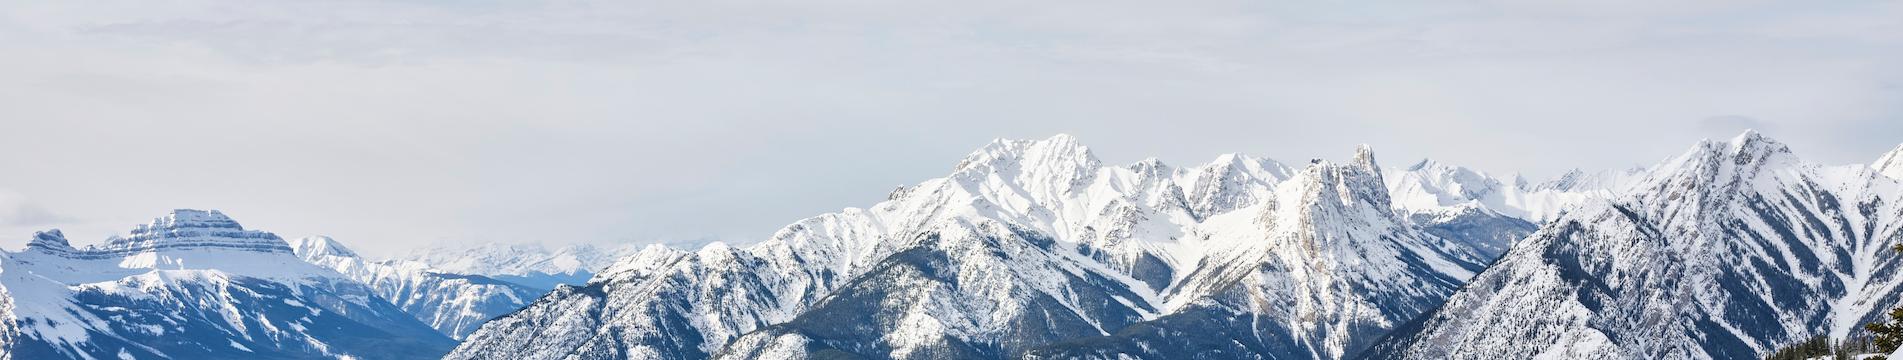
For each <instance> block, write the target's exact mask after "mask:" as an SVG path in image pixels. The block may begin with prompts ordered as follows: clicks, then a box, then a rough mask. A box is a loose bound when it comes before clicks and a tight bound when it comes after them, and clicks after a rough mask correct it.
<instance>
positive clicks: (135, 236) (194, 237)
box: [97, 209, 291, 253]
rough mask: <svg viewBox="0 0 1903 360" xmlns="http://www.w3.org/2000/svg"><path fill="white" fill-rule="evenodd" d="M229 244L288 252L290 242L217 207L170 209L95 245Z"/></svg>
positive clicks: (133, 248)
mask: <svg viewBox="0 0 1903 360" xmlns="http://www.w3.org/2000/svg"><path fill="white" fill-rule="evenodd" d="M197 247H211V248H228V249H244V250H256V251H267V252H283V253H290V252H291V248H290V245H289V244H287V243H285V242H284V239H283V238H279V237H278V236H277V234H272V233H269V232H264V231H257V230H245V228H244V226H241V225H238V222H237V221H236V220H232V219H231V217H228V216H225V214H224V213H221V212H218V211H217V210H193V209H178V210H172V212H171V213H170V214H166V215H165V216H163V217H159V218H157V219H153V220H152V222H151V223H148V224H141V225H138V226H135V227H133V228H132V232H131V233H130V234H128V235H126V236H114V237H112V238H111V239H107V240H106V245H105V246H103V247H101V248H99V249H97V250H99V251H106V252H137V251H147V250H155V249H164V248H197Z"/></svg>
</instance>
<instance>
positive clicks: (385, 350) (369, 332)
mask: <svg viewBox="0 0 1903 360" xmlns="http://www.w3.org/2000/svg"><path fill="white" fill-rule="evenodd" d="M0 287H3V289H0V293H4V295H5V296H3V297H0V313H4V314H0V334H5V335H0V354H4V355H6V356H11V357H13V358H19V359H55V358H94V359H103V358H139V359H157V358H178V359H189V358H317V357H342V356H350V357H356V358H423V357H430V356H433V355H435V354H441V353H443V352H445V351H447V350H448V349H449V348H450V347H451V346H453V344H454V343H453V341H452V340H450V339H449V338H447V337H444V336H442V335H441V334H438V333H436V332H435V331H434V330H431V329H430V328H429V327H428V326H425V325H423V324H422V323H419V322H417V321H416V320H415V319H412V318H410V317H409V316H408V315H406V314H404V313H403V312H402V311H401V310H399V309H397V308H396V307H394V306H392V305H390V304H389V303H387V302H385V301H383V299H381V298H379V297H377V296H376V295H375V294H374V293H373V292H372V291H371V290H370V289H369V288H367V287H364V286H363V285H360V284H358V283H356V282H354V281H351V280H349V279H346V278H343V277H342V276H339V275H338V274H337V273H335V272H332V271H330V270H327V269H323V268H318V267H316V266H313V265H311V264H308V263H305V262H304V261H302V260H300V259H298V258H297V257H296V256H294V255H292V253H291V248H290V247H289V246H288V245H287V244H286V243H285V241H284V240H282V239H280V238H278V237H277V235H273V234H271V233H268V232H262V231H256V230H247V229H245V228H243V227H242V226H240V225H239V224H238V223H237V222H236V221H232V220H231V219H230V218H229V217H226V216H225V215H224V214H221V213H218V212H217V211H198V210H176V211H173V212H172V213H171V214H169V215H167V216H165V217H161V218H158V219H156V220H154V221H153V222H152V223H150V224H145V225H140V226H138V227H136V228H134V229H133V230H132V232H131V234H129V235H127V236H122V237H113V238H111V239H109V240H108V241H107V243H106V244H105V245H104V246H89V247H87V248H84V249H76V248H74V247H72V246H71V245H70V243H69V242H67V241H66V238H65V237H64V235H63V234H61V233H60V232H59V231H58V230H52V231H46V232H41V233H38V234H35V235H34V238H33V240H32V241H31V242H30V243H29V244H28V245H27V248H26V249H25V250H23V251H19V252H0Z"/></svg>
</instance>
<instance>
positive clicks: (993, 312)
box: [448, 135, 1507, 360]
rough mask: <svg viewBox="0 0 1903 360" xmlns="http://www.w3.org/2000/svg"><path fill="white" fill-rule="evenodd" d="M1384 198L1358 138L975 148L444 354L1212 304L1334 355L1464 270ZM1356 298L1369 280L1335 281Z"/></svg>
mask: <svg viewBox="0 0 1903 360" xmlns="http://www.w3.org/2000/svg"><path fill="white" fill-rule="evenodd" d="M1392 202H1393V201H1392V199H1391V198H1390V196H1389V193H1388V191H1387V189H1386V185H1385V184H1384V181H1383V175H1382V171H1381V169H1379V168H1378V166H1377V165H1376V164H1375V162H1374V160H1373V154H1372V152H1371V151H1369V150H1368V149H1367V148H1366V147H1362V148H1358V149H1357V151H1356V154H1355V156H1354V159H1353V160H1351V161H1348V162H1342V163H1325V162H1324V163H1317V164H1308V165H1306V166H1304V167H1303V168H1300V169H1291V168H1290V167H1287V166H1284V165H1281V164H1280V163H1278V162H1275V161H1273V160H1268V159H1262V158H1254V157H1249V156H1245V155H1238V154H1229V155H1224V156H1219V157H1218V158H1217V159H1216V160H1214V161H1211V162H1209V163H1207V164H1203V165H1199V166H1190V167H1172V166H1168V165H1165V164H1162V163H1161V162H1159V161H1155V160H1154V159H1148V160H1145V161H1140V162H1137V163H1135V164H1130V165H1121V166H1106V165H1104V164H1103V163H1102V162H1101V161H1099V160H1097V159H1096V158H1095V156H1094V155H1093V154H1092V153H1091V151H1090V150H1089V149H1088V148H1086V147H1083V146H1082V145H1080V144H1078V143H1077V142H1076V141H1075V139H1073V138H1071V137H1069V136H1067V135H1059V136H1054V137H1051V138H1049V139H1044V140H996V141H992V142H991V143H989V144H986V145H985V146H983V147H982V148H980V149H978V150H976V151H973V152H972V153H971V154H970V155H968V156H967V157H966V158H965V159H963V160H962V161H960V162H959V163H958V165H957V166H954V167H953V171H952V173H951V174H949V175H947V176H946V177H943V178H937V179H930V180H925V181H923V182H920V183H918V184H916V185H912V186H902V187H899V188H898V189H896V190H894V191H892V193H891V194H889V196H888V198H887V199H886V200H885V201H882V202H879V203H877V204H874V205H872V206H870V207H867V208H863V209H860V208H848V209H846V210H843V211H840V212H835V213H829V214H823V215H819V216H815V217H811V218H807V219H803V220H800V221H798V222H795V223H793V224H791V225H788V226H786V227H784V228H782V229H781V230H780V231H777V232H775V233H774V234H773V236H771V237H770V238H769V239H767V240H765V241H762V242H760V243H756V244H752V245H748V246H744V247H732V246H726V245H711V246H706V247H702V248H700V249H698V250H693V251H683V250H674V249H669V248H665V247H649V248H647V249H644V250H642V251H641V252H640V253H638V254H636V255H632V256H627V257H623V258H621V260H619V261H618V262H617V263H616V264H615V265H613V266H610V267H608V268H607V270H604V271H603V272H602V273H601V274H598V275H597V276H596V277H595V278H594V279H592V280H590V281H589V283H588V285H585V286H583V287H581V288H565V289H587V290H586V291H562V290H557V291H555V292H554V293H552V294H550V295H549V296H545V297H543V298H542V299H539V300H537V301H536V302H534V303H533V304H531V305H529V306H528V307H527V308H524V309H523V310H521V311H517V312H514V313H511V314H509V315H506V316H503V317H500V318H497V319H496V320H493V321H490V322H489V323H485V324H484V325H483V326H482V327H481V328H480V329H478V330H477V331H476V332H474V333H472V334H471V335H470V336H469V337H468V340H467V341H465V342H464V343H463V345H462V346H459V347H458V349H457V350H456V351H454V352H452V353H451V354H450V355H449V356H448V358H451V359H480V358H492V357H499V356H518V355H515V354H523V353H525V352H526V356H527V357H528V358H530V359H556V358H561V357H563V356H569V355H574V356H582V357H587V356H606V357H626V358H642V359H684V360H687V359H706V358H711V357H724V358H749V357H762V356H765V357H774V358H779V357H798V356H811V355H812V354H814V353H813V352H815V351H820V352H830V351H842V352H845V353H848V354H859V355H860V356H866V357H873V358H880V357H894V358H934V357H936V358H947V357H950V358H1007V357H1013V356H1016V355H1017V354H1022V353H1024V352H1026V351H1034V350H1035V349H1037V348H1039V347H1043V346H1046V345H1050V344H1055V343H1059V342H1062V341H1065V340H1069V339H1076V338H1079V337H1086V336H1112V335H1116V334H1115V333H1116V332H1117V331H1119V330H1122V329H1127V328H1129V327H1130V326H1132V325H1134V324H1138V323H1143V322H1148V321H1162V320H1166V319H1173V318H1184V317H1192V318H1193V317H1199V316H1228V315H1230V314H1229V313H1226V312H1225V311H1229V310H1232V309H1239V310H1235V311H1240V312H1242V315H1246V316H1242V317H1241V318H1246V319H1250V320H1249V323H1252V324H1261V325H1262V327H1261V328H1262V329H1273V330H1265V331H1275V333H1273V334H1256V333H1254V332H1250V331H1246V330H1241V329H1245V328H1249V327H1251V326H1250V325H1249V324H1225V325H1223V328H1224V330H1222V331H1225V332H1230V331H1235V332H1234V334H1235V335H1236V336H1238V338H1246V339H1249V340H1247V341H1248V342H1250V343H1251V344H1253V345H1250V346H1268V347H1273V348H1275V349H1278V350H1275V352H1274V353H1275V354H1308V355H1314V354H1322V355H1324V356H1328V357H1339V356H1345V355H1348V354H1349V353H1350V352H1352V351H1354V350H1355V349H1358V348H1359V347H1361V346H1363V344H1365V343H1367V342H1368V341H1371V340H1372V339H1373V336H1372V334H1366V333H1361V331H1363V330H1366V331H1373V332H1379V331H1384V330H1382V329H1386V328H1388V327H1391V326H1392V324H1395V323H1399V322H1401V321H1403V320H1405V318H1408V317H1411V316H1412V315H1413V314H1415V313H1418V312H1422V311H1426V310H1428V309H1431V308H1432V307H1433V306H1434V305H1435V304H1438V301H1439V299H1440V298H1441V297H1442V296H1445V295H1446V294H1448V293H1451V292H1452V291H1453V286H1454V285H1455V284H1457V283H1458V282H1459V281H1460V280H1461V279H1464V278H1465V277H1467V276H1470V275H1471V274H1472V273H1473V272H1474V271H1477V270H1479V267H1480V265H1479V264H1482V263H1484V260H1485V259H1483V258H1481V257H1479V256H1477V255H1476V254H1475V252H1474V251H1473V250H1470V249H1467V248H1466V246H1467V245H1465V244H1464V243H1463V242H1461V241H1448V240H1445V239H1441V238H1438V237H1436V236H1435V235H1429V234H1425V233H1421V232H1419V231H1418V230H1417V228H1416V227H1415V226H1414V225H1412V224H1409V223H1406V222H1404V220H1402V219H1403V218H1402V217H1400V216H1398V215H1397V214H1396V213H1395V210H1394V208H1393V204H1392ZM1501 219H1507V218H1506V217H1492V218H1484V219H1469V220H1472V221H1474V222H1472V223H1471V224H1483V225H1484V224H1491V223H1492V222H1493V221H1498V220H1501ZM1463 224H1470V223H1463ZM1480 228H1481V230H1476V231H1490V230H1488V229H1492V228H1493V226H1481V227H1480ZM1463 229H1465V228H1463ZM1243 253H1247V255H1244V254H1243ZM1357 288H1361V289H1368V288H1377V289H1386V290H1383V291H1382V292H1381V294H1380V295H1368V294H1357V293H1354V292H1351V291H1346V290H1345V289H1357ZM1186 289H1193V290H1186ZM1226 289H1238V290H1234V291H1229V290H1226ZM1297 289H1300V290H1297ZM1251 303H1258V304H1271V303H1273V304H1287V305H1289V306H1294V307H1291V308H1290V309H1299V313H1290V312H1289V311H1280V310H1278V311H1266V310H1268V309H1267V308H1259V307H1256V306H1253V305H1248V304H1251ZM1257 315H1259V316H1261V317H1260V318H1258V317H1257ZM1271 324H1273V325H1271ZM1157 325H1158V326H1160V327H1163V328H1171V329H1179V328H1180V327H1179V326H1183V325H1185V324H1179V323H1177V322H1173V321H1172V322H1168V323H1158V324H1157ZM1229 325H1238V326H1240V327H1228V326H1229ZM829 329H866V330H864V331H858V332H847V333H840V332H836V331H834V330H829ZM1296 329H1331V330H1328V331H1327V332H1328V334H1319V333H1315V334H1310V335H1312V336H1305V337H1304V336H1293V335H1295V334H1297V333H1290V332H1287V331H1294V330H1296ZM1350 329H1353V330H1354V331H1350ZM1302 334H1309V333H1302ZM1258 335H1259V336H1258ZM1244 336H1246V337H1244ZM1146 339H1148V338H1142V339H1131V340H1129V341H1135V342H1137V343H1139V344H1142V343H1144V342H1145V341H1148V340H1146ZM1112 341H1125V340H1112ZM1151 348H1156V349H1160V347H1151ZM523 349H530V350H526V351H525V350H523ZM1052 351H1056V352H1058V353H1064V352H1068V351H1081V352H1094V351H1098V349H1068V348H1067V349H1055V350H1052ZM801 354H805V355H801ZM1130 354H1133V353H1130ZM1145 356H1148V355H1145ZM1278 356H1279V355H1278Z"/></svg>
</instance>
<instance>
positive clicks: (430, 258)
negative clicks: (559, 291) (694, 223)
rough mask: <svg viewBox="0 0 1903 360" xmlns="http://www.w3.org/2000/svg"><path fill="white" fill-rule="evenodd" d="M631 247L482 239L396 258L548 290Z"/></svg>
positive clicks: (582, 278)
mask: <svg viewBox="0 0 1903 360" xmlns="http://www.w3.org/2000/svg"><path fill="white" fill-rule="evenodd" d="M635 250H636V249H635V248H634V247H632V246H619V247H602V246H596V245H590V244H577V245H567V246H563V247H559V248H554V249H550V248H548V247H545V246H542V245H540V244H502V243H486V244H480V245H474V246H467V245H441V246H434V247H429V248H423V249H417V250H414V251H410V252H409V253H408V254H406V255H404V256H401V257H398V259H399V260H406V261H413V262H419V263H423V264H425V265H428V266H429V267H430V268H433V269H436V270H439V271H442V272H446V273H454V274H469V275H482V276H487V277H490V278H494V279H498V280H503V281H508V282H513V283H517V284H522V285H527V286H529V287H531V288H536V289H541V290H549V289H554V288H555V286H556V285H560V284H582V283H585V282H587V281H588V279H589V278H590V277H593V276H594V274H595V272H596V271H598V270H600V269H601V268H604V267H607V266H608V265H609V264H613V263H614V261H615V259H618V258H621V257H623V256H627V255H629V254H632V253H634V251H635Z"/></svg>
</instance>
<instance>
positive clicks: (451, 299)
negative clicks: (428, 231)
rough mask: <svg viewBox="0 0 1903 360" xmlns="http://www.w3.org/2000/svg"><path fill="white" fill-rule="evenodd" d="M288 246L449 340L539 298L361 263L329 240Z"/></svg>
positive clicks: (482, 281)
mask: <svg viewBox="0 0 1903 360" xmlns="http://www.w3.org/2000/svg"><path fill="white" fill-rule="evenodd" d="M289 242H290V245H291V249H292V251H293V252H294V253H296V254H297V256H298V257H301V258H303V259H304V260H305V261H308V262H310V263H312V264H316V265H318V266H322V267H324V268H328V269H331V270H334V271H336V272H338V273H340V274H343V276H344V277H346V278H349V279H351V280H356V281H357V282H359V283H363V284H364V285H367V286H369V287H370V289H371V290H372V291H374V292H375V293H376V294H377V296H380V297H382V298H384V299H386V300H388V301H390V302H391V303H392V304H394V305H396V306H397V307H398V308H402V309H403V311H404V312H406V313H409V314H410V315H411V316H414V317H416V320H418V321H422V322H423V323H425V324H429V325H430V327H433V328H435V329H436V330H437V331H440V332H442V333H443V334H444V335H448V336H449V337H451V338H456V339H461V338H462V337H463V336H464V335H468V334H469V332H471V331H475V330H476V326H478V325H482V322H484V321H488V320H489V319H490V318H494V317H496V316H498V315H502V314H505V313H508V312H510V311H515V310H516V309H520V308H522V306H523V305H525V304H528V303H529V301H531V300H534V299H535V297H537V296H540V295H541V294H542V291H541V290H537V289H533V288H529V287H527V286H524V285H518V284H515V283H510V282H505V281H501V280H496V279H491V278H489V277H486V276H482V275H465V274H454V273H447V272H442V271H440V270H437V269H433V268H430V267H429V266H428V265H425V264H423V263H420V262H415V261H403V260H385V261H369V260H364V259H363V258H361V257H358V256H357V254H356V253H355V252H352V251H350V249H348V248H345V247H344V246H343V244H339V243H337V241H336V240H332V239H331V238H329V237H324V236H313V237H304V238H298V239H293V240H290V241H289Z"/></svg>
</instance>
